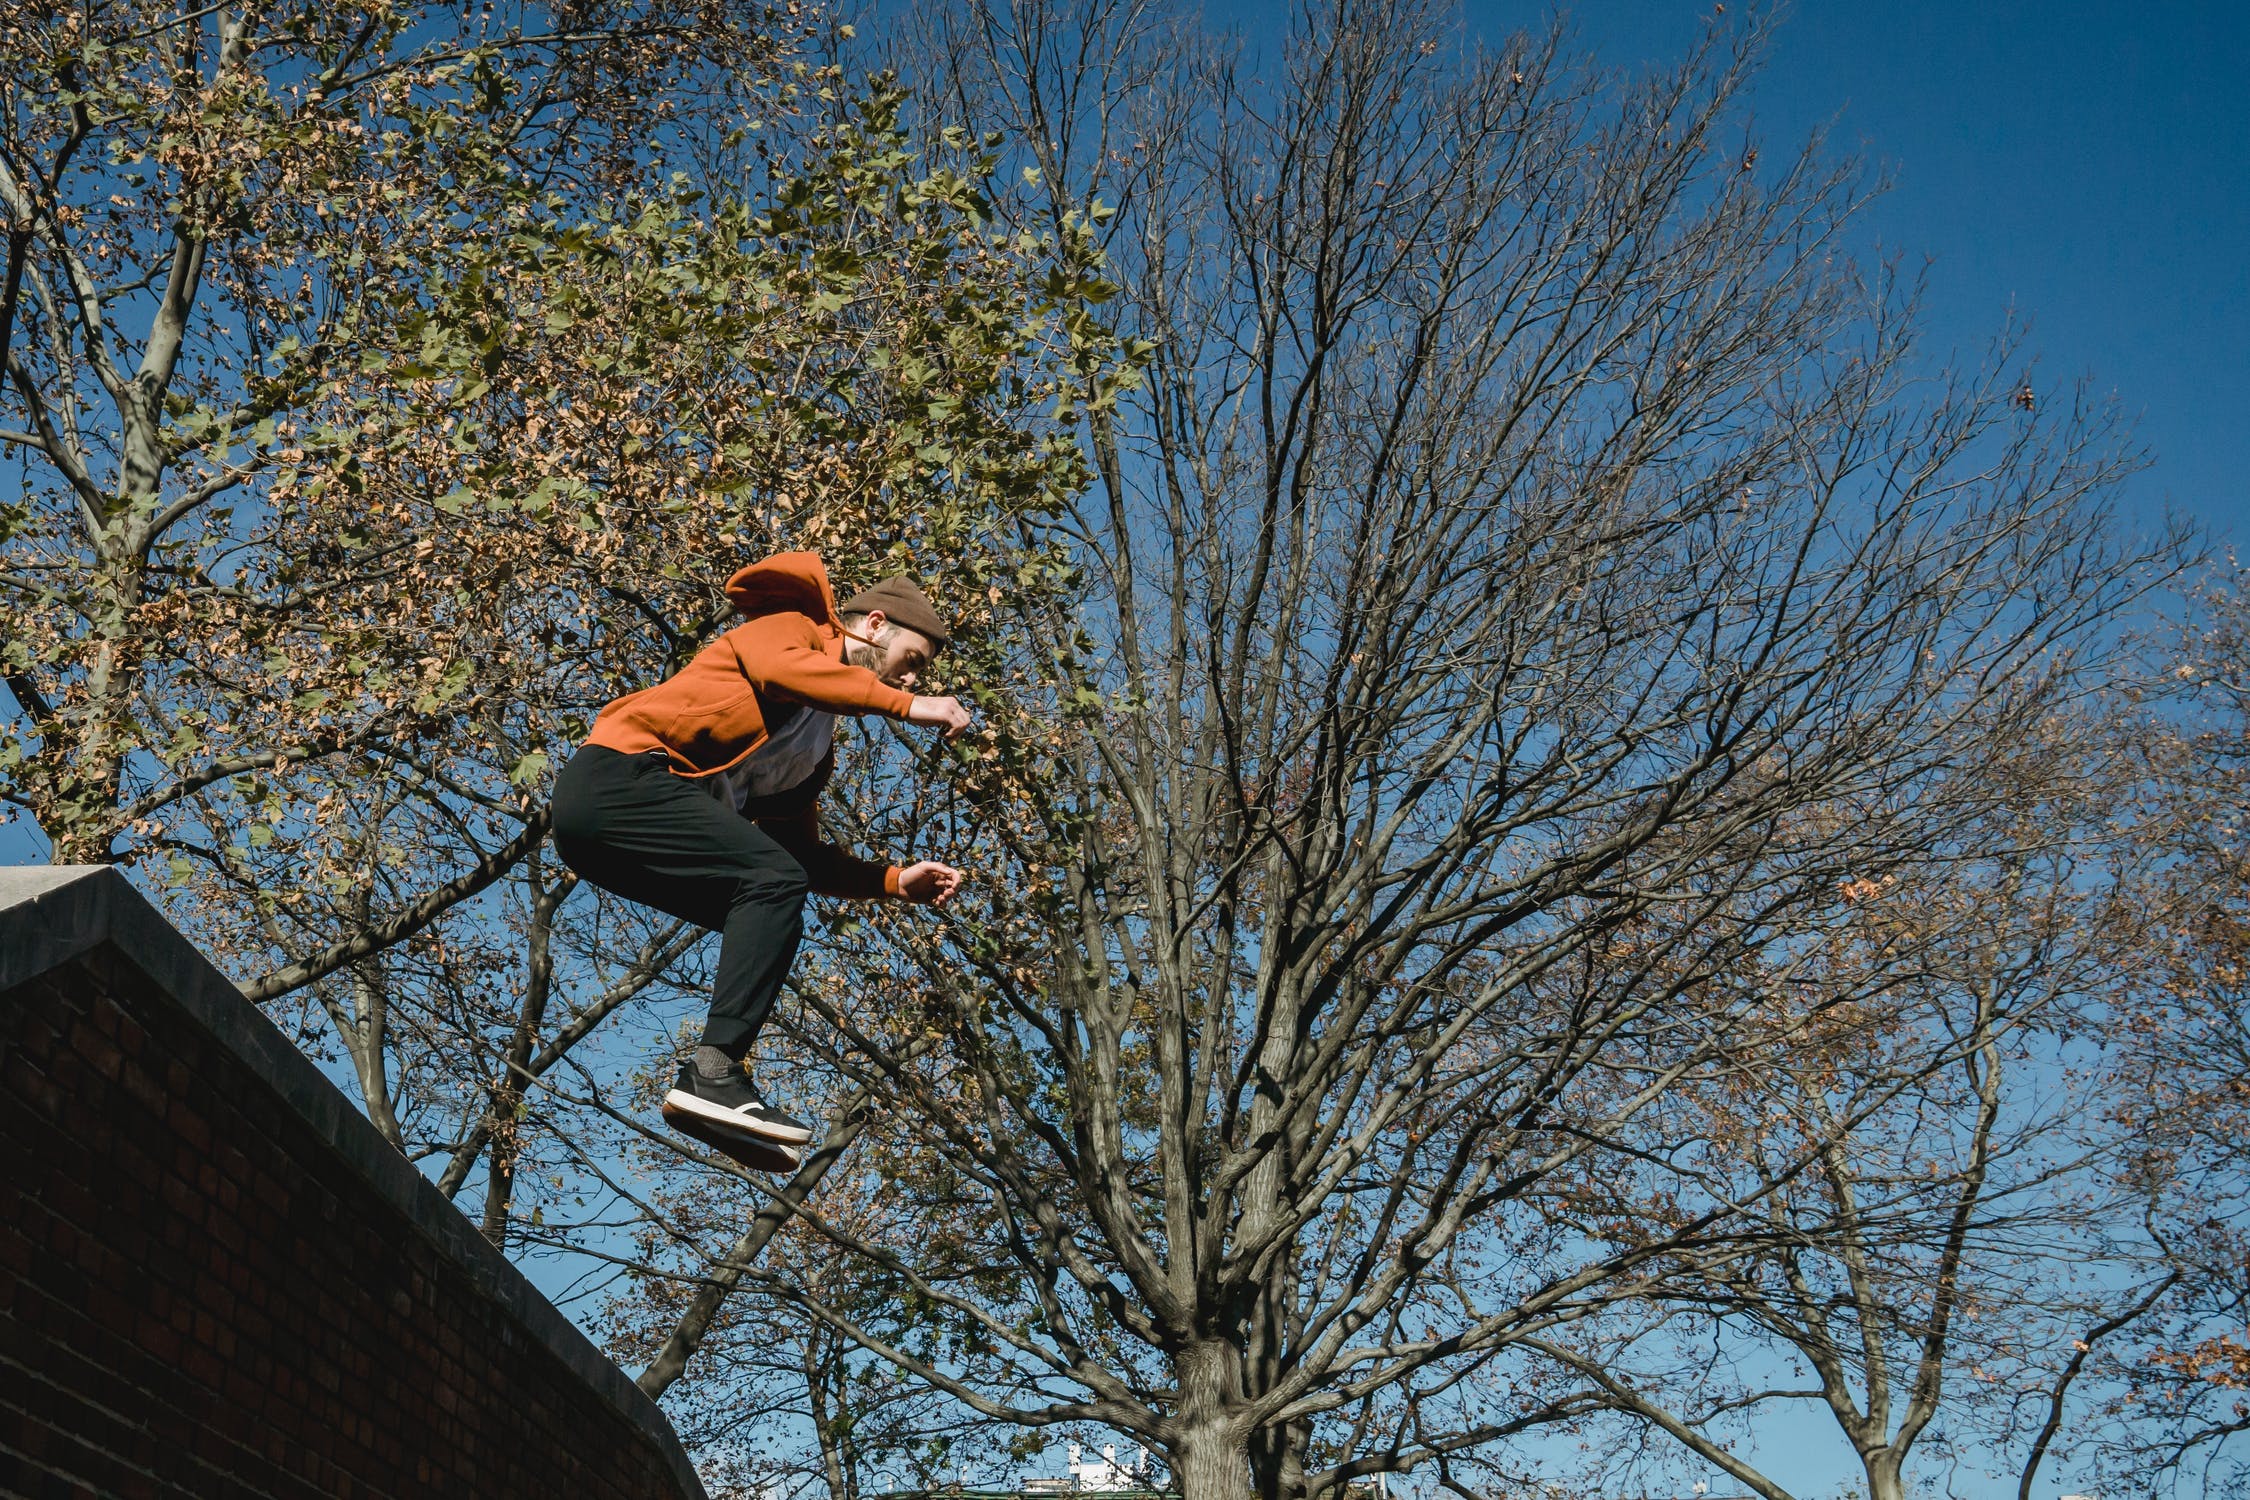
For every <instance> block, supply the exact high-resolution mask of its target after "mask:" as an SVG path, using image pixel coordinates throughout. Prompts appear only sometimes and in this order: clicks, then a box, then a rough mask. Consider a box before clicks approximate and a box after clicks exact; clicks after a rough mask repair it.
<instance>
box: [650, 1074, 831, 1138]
mask: <svg viewBox="0 0 2250 1500" xmlns="http://www.w3.org/2000/svg"><path fill="white" fill-rule="evenodd" d="M664 1113H665V1115H666V1116H667V1117H669V1116H671V1115H674V1114H681V1115H687V1116H689V1117H691V1118H693V1119H695V1120H697V1121H700V1122H702V1123H703V1124H706V1125H710V1126H713V1127H715V1128H717V1129H720V1130H724V1131H728V1132H731V1133H734V1134H739V1135H746V1136H752V1137H754V1138H756V1139H758V1140H761V1141H771V1142H774V1143H776V1144H779V1145H783V1146H802V1145H803V1144H805V1142H807V1141H809V1140H811V1139H812V1134H813V1133H812V1126H810V1125H808V1124H806V1123H805V1122H804V1121H803V1120H800V1119H797V1118H795V1117H794V1116H791V1115H786V1114H783V1113H782V1112H781V1111H780V1110H778V1109H775V1108H774V1107H773V1106H772V1105H770V1104H768V1103H766V1101H765V1098H764V1096H763V1095H761V1094H760V1093H759V1092H758V1086H757V1085H756V1084H754V1083H752V1082H751V1081H750V1076H749V1075H748V1074H747V1073H744V1072H743V1071H742V1070H741V1069H740V1068H736V1069H735V1070H733V1071H732V1072H731V1073H729V1074H728V1075H727V1076H726V1077H724V1078H720V1079H711V1078H706V1077H704V1076H703V1074H702V1073H701V1072H700V1071H698V1070H697V1068H696V1066H695V1063H694V1062H693V1061H692V1060H690V1061H688V1062H683V1063H681V1064H680V1076H679V1078H678V1080H677V1081H676V1082H674V1083H673V1085H672V1092H671V1093H669V1094H667V1095H665V1096H664Z"/></svg>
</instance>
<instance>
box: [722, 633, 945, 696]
mask: <svg viewBox="0 0 2250 1500" xmlns="http://www.w3.org/2000/svg"><path fill="white" fill-rule="evenodd" d="M726 639H727V642H728V644H729V645H731V646H732V647H733V648H734V654H735V659H736V660H737V661H739V662H740V663H741V664H742V675H743V676H745V677H747V678H749V679H750V681H752V682H753V683H755V684H757V685H758V686H759V687H761V688H770V689H772V690H773V691H775V692H778V693H782V694H785V695H786V696H788V697H790V698H792V699H794V700H796V701H797V702H799V703H803V704H807V705H809V706H810V707H813V708H819V709H825V710H827V711H828V712H829V713H832V714H885V715H888V716H889V717H891V718H894V719H903V718H905V717H906V716H907V715H908V714H909V713H910V712H912V710H913V708H914V695H913V694H912V693H909V692H907V691H905V690H904V689H902V688H895V687H892V686H891V685H890V684H889V683H887V682H885V681H884V680H883V679H882V678H880V677H878V676H876V675H875V674H874V673H873V672H870V671H868V670H867V669H866V668H865V667H855V666H852V665H851V664H850V663H849V662H843V661H839V660H837V659H836V658H835V657H833V656H831V655H829V654H828V650H827V646H826V643H825V642H823V641H822V640H821V638H820V631H819V629H818V627H816V626H815V625H814V624H813V622H812V620H811V619H810V618H809V617H807V616H805V615H798V614H781V615H763V616H760V617H759V618H758V619H755V620H751V621H748V622H746V623H744V624H741V625H737V626H736V627H735V628H734V629H732V630H730V631H728V632H727V634H726Z"/></svg>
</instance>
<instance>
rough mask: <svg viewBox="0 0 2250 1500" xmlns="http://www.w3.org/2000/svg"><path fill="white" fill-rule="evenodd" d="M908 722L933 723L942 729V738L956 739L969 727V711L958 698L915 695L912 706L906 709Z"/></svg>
mask: <svg viewBox="0 0 2250 1500" xmlns="http://www.w3.org/2000/svg"><path fill="white" fill-rule="evenodd" d="M906 719H907V722H908V723H910V724H935V725H937V726H939V727H940V728H941V729H943V730H944V736H943V737H944V738H946V739H949V740H950V739H956V738H958V737H959V736H960V733H961V731H962V730H964V729H966V728H968V727H969V711H968V710H967V709H965V708H963V707H962V706H961V700H960V699H958V698H924V697H919V696H917V697H916V698H915V700H914V706H913V707H912V708H910V709H908V710H907V711H906Z"/></svg>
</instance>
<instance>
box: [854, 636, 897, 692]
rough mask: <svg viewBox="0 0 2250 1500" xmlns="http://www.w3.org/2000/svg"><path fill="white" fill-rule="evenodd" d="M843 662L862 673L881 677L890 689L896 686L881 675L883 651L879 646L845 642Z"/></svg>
mask: <svg viewBox="0 0 2250 1500" xmlns="http://www.w3.org/2000/svg"><path fill="white" fill-rule="evenodd" d="M844 660H845V662H846V663H848V664H849V665H851V666H855V667H858V668H860V669H861V670H863V671H868V672H873V673H874V674H875V675H876V676H877V677H882V678H883V681H884V683H885V684H886V685H888V686H890V687H897V686H898V684H897V683H895V682H892V681H891V680H890V678H888V677H885V676H884V675H883V651H882V648H881V647H880V646H866V645H862V644H860V643H859V642H858V641H846V642H845V643H844Z"/></svg>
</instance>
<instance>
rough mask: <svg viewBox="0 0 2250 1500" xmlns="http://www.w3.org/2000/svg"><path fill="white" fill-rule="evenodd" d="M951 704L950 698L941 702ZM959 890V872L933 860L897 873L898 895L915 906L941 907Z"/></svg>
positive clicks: (909, 866) (927, 860) (926, 860)
mask: <svg viewBox="0 0 2250 1500" xmlns="http://www.w3.org/2000/svg"><path fill="white" fill-rule="evenodd" d="M941 701H943V702H946V703H951V702H952V701H953V700H952V699H951V698H947V699H943V700H941ZM959 889H961V872H960V871H959V870H956V869H954V868H953V866H951V865H941V864H939V863H938V862H937V861H936V860H934V859H925V860H923V861H922V862H921V863H920V864H912V865H908V866H907V867H906V868H905V869H903V870H901V871H899V872H898V893H899V895H900V897H902V898H903V899H905V900H908V901H911V902H913V903H914V904H915V905H916V906H943V905H945V903H946V902H948V901H950V900H952V899H953V893H954V892H955V891H957V890H959Z"/></svg>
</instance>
